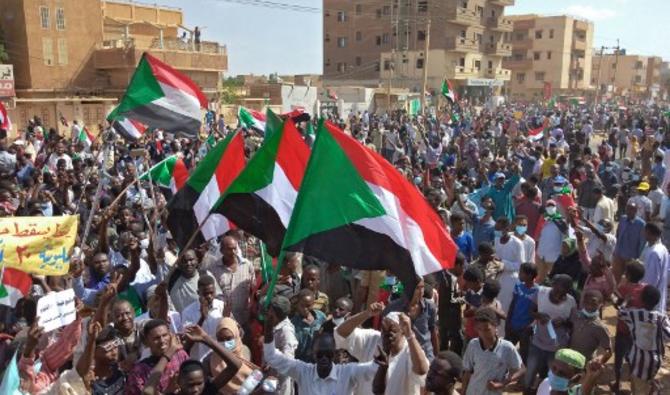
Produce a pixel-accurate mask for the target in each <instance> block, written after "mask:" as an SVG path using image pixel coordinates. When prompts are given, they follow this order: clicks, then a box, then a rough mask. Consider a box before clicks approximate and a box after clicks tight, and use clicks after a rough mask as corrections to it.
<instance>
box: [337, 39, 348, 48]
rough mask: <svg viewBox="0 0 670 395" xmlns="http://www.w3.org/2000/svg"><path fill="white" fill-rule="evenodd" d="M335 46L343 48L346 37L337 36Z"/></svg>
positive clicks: (345, 44) (345, 43)
mask: <svg viewBox="0 0 670 395" xmlns="http://www.w3.org/2000/svg"><path fill="white" fill-rule="evenodd" d="M337 46H338V47H340V48H344V47H346V46H347V38H346V37H338V38H337Z"/></svg>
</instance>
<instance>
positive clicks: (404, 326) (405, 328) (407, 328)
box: [400, 313, 414, 337]
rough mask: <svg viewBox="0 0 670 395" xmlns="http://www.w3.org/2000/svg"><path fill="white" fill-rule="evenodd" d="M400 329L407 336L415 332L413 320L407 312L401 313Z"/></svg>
mask: <svg viewBox="0 0 670 395" xmlns="http://www.w3.org/2000/svg"><path fill="white" fill-rule="evenodd" d="M400 329H401V330H402V334H403V335H404V336H405V337H410V336H413V335H414V332H412V321H411V320H410V319H409V317H408V316H407V314H405V313H400Z"/></svg>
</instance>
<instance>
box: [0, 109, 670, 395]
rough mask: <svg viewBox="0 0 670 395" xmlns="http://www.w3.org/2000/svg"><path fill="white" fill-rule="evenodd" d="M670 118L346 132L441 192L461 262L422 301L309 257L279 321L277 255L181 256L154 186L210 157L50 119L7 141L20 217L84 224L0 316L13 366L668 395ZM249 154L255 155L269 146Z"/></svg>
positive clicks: (232, 244)
mask: <svg viewBox="0 0 670 395" xmlns="http://www.w3.org/2000/svg"><path fill="white" fill-rule="evenodd" d="M667 111H668V110H667V109H663V108H661V107H658V106H656V105H629V107H628V108H623V107H619V106H617V105H612V106H610V105H603V106H600V105H598V106H595V107H593V106H591V107H585V106H576V105H568V104H565V105H562V106H561V107H558V108H546V107H544V106H541V105H535V104H525V105H522V104H510V105H503V106H501V107H499V108H496V109H494V110H489V109H486V108H479V107H474V106H471V105H468V104H467V101H462V102H460V103H455V104H454V105H453V106H449V108H445V109H443V110H440V111H438V112H437V114H434V115H432V116H431V115H429V116H425V117H422V116H408V115H407V114H406V113H405V112H402V111H394V112H392V113H369V112H367V111H365V112H350V113H349V114H342V115H340V116H337V117H335V116H333V115H332V114H326V115H327V116H330V117H331V119H332V121H333V122H335V123H337V124H339V126H340V127H341V128H342V129H344V130H345V131H346V132H347V133H349V134H351V135H352V136H353V137H354V138H356V139H357V140H359V141H360V142H361V144H364V145H366V146H368V147H369V148H370V149H371V150H374V151H377V152H378V153H379V154H381V155H382V156H383V157H385V158H386V159H387V160H389V161H390V162H391V163H393V164H394V165H395V166H396V168H397V169H398V170H399V171H400V172H402V173H403V174H404V175H405V176H406V177H407V179H408V180H410V181H411V182H412V183H414V184H415V185H416V187H417V188H419V189H420V190H421V191H422V192H423V193H424V195H425V197H426V199H427V200H428V201H429V202H430V204H431V206H432V207H433V208H434V209H435V210H436V212H437V213H438V214H439V215H440V217H441V218H442V219H443V221H444V225H445V227H446V228H447V229H448V231H449V232H450V234H451V237H452V238H453V240H454V241H455V243H456V245H457V246H458V249H459V253H458V255H457V258H456V261H455V263H454V266H453V268H451V269H449V270H445V271H442V272H438V273H434V274H432V275H429V276H426V277H425V278H423V279H421V281H420V282H419V285H418V287H417V289H416V290H415V292H414V294H413V295H409V296H408V295H405V294H404V292H403V286H402V284H401V283H399V282H398V280H397V279H396V277H394V275H393V273H392V272H390V271H388V272H385V271H355V270H351V269H350V268H347V267H344V266H340V265H338V263H337V262H322V261H319V260H317V259H315V258H313V257H310V256H303V255H301V254H297V253H290V254H287V256H286V258H285V261H284V263H283V265H281V270H280V272H279V273H278V283H277V286H276V288H275V289H274V293H273V295H272V297H271V298H268V300H269V303H267V304H266V303H264V301H265V296H266V293H267V292H268V283H267V281H266V280H267V278H264V276H262V275H261V250H260V248H259V243H258V240H255V239H254V238H253V237H251V236H249V235H247V234H245V233H244V232H242V231H240V230H233V231H231V232H229V233H227V234H225V235H222V236H221V237H219V238H217V239H214V240H210V241H209V242H207V243H204V244H202V245H197V246H192V247H190V248H188V249H186V250H180V249H179V248H178V246H177V244H176V243H175V241H174V240H173V238H172V235H171V233H170V232H169V231H168V230H167V229H166V228H165V226H164V225H163V224H165V222H166V221H165V218H166V215H167V209H166V207H167V202H168V200H169V198H170V195H169V192H167V191H165V190H162V189H160V188H158V187H157V186H156V185H151V184H149V183H148V182H144V181H141V182H138V181H137V178H138V176H139V175H140V174H142V173H143V172H144V171H146V170H147V169H148V168H149V167H150V166H152V165H153V164H155V163H157V162H158V161H160V160H162V159H164V158H165V157H166V156H168V155H172V154H176V153H178V154H179V155H180V156H181V157H182V158H183V160H184V162H185V163H186V165H187V167H188V168H189V169H193V168H194V167H195V166H197V163H198V161H199V160H200V159H202V157H203V156H204V155H205V154H206V152H207V150H208V147H209V145H208V144H207V143H205V141H204V140H203V141H202V142H201V141H197V140H189V139H184V138H176V137H174V136H170V135H168V134H165V133H161V132H160V131H153V132H148V133H147V134H146V136H145V137H144V138H142V139H141V140H140V141H138V142H135V143H129V142H126V141H123V140H121V139H119V138H116V139H114V138H113V137H114V136H113V135H112V134H109V133H107V132H104V131H103V130H102V129H104V128H103V127H102V126H101V127H100V129H101V132H100V133H99V138H98V139H97V140H96V141H94V142H93V144H92V145H88V144H84V142H82V141H80V140H79V139H78V136H79V134H80V133H79V132H80V128H81V127H82V126H81V125H79V124H77V123H73V125H71V131H69V133H62V132H61V133H59V132H58V131H57V130H56V129H53V128H50V127H49V126H52V125H44V124H43V122H42V121H41V120H40V119H38V118H35V119H33V120H31V121H30V123H29V124H28V125H22V126H23V127H22V128H21V130H20V133H19V134H18V135H16V136H12V137H9V136H7V133H6V131H4V130H3V131H0V132H1V133H2V135H1V136H0V137H1V138H0V216H2V217H11V216H60V215H66V214H74V215H79V216H80V227H79V234H78V237H77V241H76V243H75V245H76V248H74V249H73V251H72V253H71V256H70V270H69V273H68V274H67V275H64V276H46V277H45V276H36V275H35V276H33V286H32V289H31V291H30V294H29V295H27V296H26V297H24V298H22V299H20V300H19V301H18V302H17V303H16V305H15V306H12V307H9V306H0V309H1V314H0V317H2V319H1V322H0V336H1V337H2V343H1V345H0V362H1V364H0V366H8V364H9V362H10V360H11V359H12V358H13V356H14V355H15V352H16V355H18V366H19V371H20V377H21V385H20V388H21V391H22V393H26V394H41V393H48V394H88V393H91V394H131V395H134V394H214V393H221V394H252V393H253V394H266V393H267V394H283V395H290V394H300V395H310V394H317V395H318V394H328V395H330V394H389V395H394V394H398V395H414V394H416V395H419V394H427V393H430V394H457V393H462V394H468V395H470V394H472V395H480V394H501V393H503V392H523V393H524V394H540V395H546V394H581V393H584V394H590V393H591V391H592V390H593V389H594V388H596V387H597V386H602V385H605V388H608V391H611V392H613V393H619V392H620V390H621V388H624V387H626V388H629V386H630V387H631V388H632V391H633V393H634V394H651V393H663V391H668V390H670V389H668V388H665V389H662V388H661V385H660V381H659V380H658V372H659V370H660V368H661V365H662V364H663V361H664V356H665V353H664V351H665V344H666V343H667V342H668V340H669V339H670V321H669V320H668V318H667V316H666V314H667V309H666V300H667V293H668V273H669V271H670V256H669V255H668V248H667V247H668V243H670V172H667V171H666V169H667V168H668V167H669V166H670V125H669V117H668V115H667V114H668V112H667ZM313 122H315V120H314V121H313ZM298 126H299V129H300V130H301V131H305V132H306V131H307V130H309V129H310V128H308V127H307V125H306V124H305V123H304V122H303V123H301V124H300V125H298ZM539 127H541V128H542V130H543V131H542V132H541V133H539V134H534V133H530V134H529V131H532V130H537V129H538V128H539ZM61 129H62V128H61ZM207 131H208V132H209V133H211V135H212V136H213V137H214V139H215V140H220V139H222V138H223V137H224V136H225V135H226V134H227V133H230V132H231V131H232V129H231V128H229V127H227V126H226V125H225V123H224V122H223V119H221V120H219V121H217V122H212V123H211V125H209V126H208V130H207ZM245 136H246V139H245V141H246V144H247V145H246V152H247V154H248V155H249V156H251V155H253V152H254V151H255V150H256V149H257V147H258V144H260V142H261V141H262V138H261V137H259V136H258V135H256V134H255V133H254V132H252V131H245ZM305 138H306V141H307V143H308V144H311V143H313V136H312V135H310V134H308V133H305ZM89 222H90V226H88V223H89ZM343 248H346V246H343ZM389 266H392V264H391V263H390V264H389ZM70 288H72V289H73V290H74V292H75V294H76V296H77V304H78V307H77V318H76V320H75V321H74V322H72V323H71V324H69V325H67V326H65V327H63V328H61V329H58V330H56V331H52V332H45V331H44V330H43V328H41V327H39V326H38V325H37V319H36V305H37V300H38V299H39V298H40V297H42V296H44V295H45V294H47V293H49V292H54V291H61V290H64V289H70ZM613 311H615V312H616V313H615V314H614V315H613V314H612V312H613ZM608 321H609V323H610V324H611V326H612V327H614V328H615V330H614V331H612V330H610V329H608V325H607V324H606V322H608ZM612 332H614V333H612ZM612 359H613V365H612V364H610V365H608V362H611V360H612ZM607 370H613V371H614V372H613V374H612V375H611V376H612V379H611V380H607V376H608V375H606V374H604V372H605V371H607ZM608 385H609V387H608ZM665 393H667V392H665Z"/></svg>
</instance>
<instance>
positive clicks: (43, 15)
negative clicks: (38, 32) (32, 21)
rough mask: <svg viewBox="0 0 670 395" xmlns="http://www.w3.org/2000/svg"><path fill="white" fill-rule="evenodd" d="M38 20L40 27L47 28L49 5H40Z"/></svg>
mask: <svg viewBox="0 0 670 395" xmlns="http://www.w3.org/2000/svg"><path fill="white" fill-rule="evenodd" d="M40 22H41V24H42V29H48V28H49V7H40Z"/></svg>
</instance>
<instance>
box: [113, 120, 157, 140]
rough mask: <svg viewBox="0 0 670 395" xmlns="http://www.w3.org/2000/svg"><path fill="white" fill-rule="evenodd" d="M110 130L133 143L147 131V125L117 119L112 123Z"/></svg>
mask: <svg viewBox="0 0 670 395" xmlns="http://www.w3.org/2000/svg"><path fill="white" fill-rule="evenodd" d="M112 128H113V129H114V130H115V131H116V132H117V133H118V134H120V135H121V136H123V138H124V139H126V140H130V141H135V140H139V139H140V138H142V136H144V132H146V131H147V129H149V128H148V127H147V125H145V124H143V123H142V122H140V121H137V120H135V119H130V118H126V117H118V118H116V119H115V120H114V121H113V122H112Z"/></svg>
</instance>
